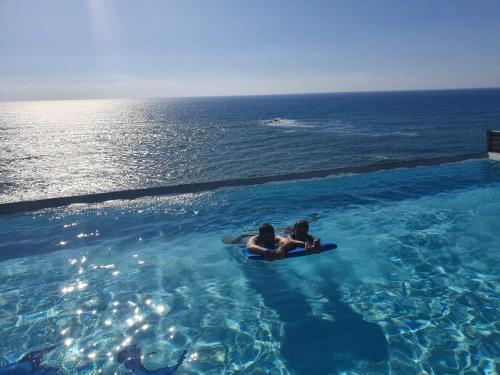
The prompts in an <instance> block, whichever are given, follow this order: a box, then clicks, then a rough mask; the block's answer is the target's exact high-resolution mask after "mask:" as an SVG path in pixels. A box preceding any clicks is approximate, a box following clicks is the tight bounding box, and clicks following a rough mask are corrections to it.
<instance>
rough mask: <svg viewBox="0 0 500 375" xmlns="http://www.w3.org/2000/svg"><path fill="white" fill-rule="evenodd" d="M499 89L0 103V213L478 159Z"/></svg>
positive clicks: (498, 124) (498, 121)
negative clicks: (255, 179)
mask: <svg viewBox="0 0 500 375" xmlns="http://www.w3.org/2000/svg"><path fill="white" fill-rule="evenodd" d="M498 128H500V89H488V90H486V89H485V90H453V91H418V92H383V93H346V94H308V95H279V96H247V97H217V98H177V99H153V100H82V101H43V102H4V103H0V203H5V202H14V201H22V200H32V199H44V198H52V197H60V196H68V195H78V194H86V193H96V192H106V191H114V190H126V189H135V188H144V187H153V186H162V185H172V184H179V183H187V182H201V181H211V180H220V179H229V178H237V177H250V176H263V175H273V174H283V173H290V172H302V171H310V170H316V169H326V168H336V167H344V166H355V165H361V164H375V163H380V162H384V161H390V160H410V159H421V158H430V157H436V156H445V155H458V154H464V153H475V152H481V151H483V150H484V148H485V131H486V130H487V129H498Z"/></svg>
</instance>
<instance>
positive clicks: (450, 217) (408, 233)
mask: <svg viewBox="0 0 500 375" xmlns="http://www.w3.org/2000/svg"><path fill="white" fill-rule="evenodd" d="M499 213H500V164H498V163H496V164H495V163H494V162H490V161H485V160H482V161H471V162H463V163H457V164H450V165H440V166H434V167H422V168H414V169H401V170H394V171H384V172H376V173H367V174H362V175H354V176H342V177H336V178H329V179H321V180H311V181H297V182H290V183H279V184H268V185H261V186H254V187H245V188H234V189H221V190H217V191H213V192H206V193H200V194H186V195H179V196H165V197H160V198H147V199H140V200H136V201H110V202H106V203H104V204H99V205H72V206H69V207H64V208H59V209H51V210H44V211H40V212H35V213H25V214H18V215H11V216H3V217H0V262H1V263H0V337H1V339H0V357H3V358H5V359H6V360H7V361H9V362H10V361H15V360H16V359H17V358H19V357H20V356H22V355H23V354H25V353H26V352H28V351H30V350H33V349H36V348H40V347H44V346H49V345H54V344H55V345H57V348H56V349H55V350H53V351H52V352H51V353H49V354H47V355H46V357H45V361H46V363H47V364H50V365H51V366H56V367H59V368H61V369H62V370H63V371H64V372H66V373H78V374H93V373H98V372H99V371H102V372H104V373H114V372H115V371H116V372H117V373H126V370H125V368H124V367H123V366H122V365H119V364H118V363H117V362H116V360H115V357H116V352H117V350H119V348H122V347H124V346H125V345H127V344H128V343H137V344H139V345H140V347H141V348H142V350H143V353H144V354H145V356H144V360H143V361H144V363H145V365H146V366H148V367H149V368H157V367H160V366H166V365H171V364H174V363H175V361H176V360H177V358H178V356H179V355H180V353H181V352H182V350H183V349H186V350H188V359H187V361H186V362H185V363H184V364H183V365H182V366H181V367H180V368H179V370H178V372H177V374H222V373H225V374H266V373H270V374H315V375H320V374H337V373H346V374H389V373H392V374H425V373H427V374H445V373H446V374H453V373H464V374H494V373H496V371H498V369H499V368H500V366H499V361H500V325H499V324H500V321H499V313H498V311H500V300H499V293H500V282H499V281H500V280H499V272H498V264H499V261H500V220H499ZM297 218H307V219H309V220H310V222H311V231H312V232H313V233H314V234H316V235H317V236H319V237H321V238H322V239H323V240H328V241H332V242H336V243H337V244H338V245H339V248H338V249H337V250H335V251H332V252H328V253H325V254H322V255H314V256H310V257H303V258H295V259H289V260H285V261H279V262H255V261H247V260H244V259H243V258H242V257H241V254H240V250H241V247H240V245H238V244H227V242H228V239H231V238H233V239H234V238H237V237H238V236H239V235H240V234H244V233H252V232H253V231H254V230H255V227H256V226H258V224H259V223H261V222H265V221H268V222H271V223H273V224H275V225H276V226H284V225H288V224H291V223H292V222H293V221H294V220H295V219H297Z"/></svg>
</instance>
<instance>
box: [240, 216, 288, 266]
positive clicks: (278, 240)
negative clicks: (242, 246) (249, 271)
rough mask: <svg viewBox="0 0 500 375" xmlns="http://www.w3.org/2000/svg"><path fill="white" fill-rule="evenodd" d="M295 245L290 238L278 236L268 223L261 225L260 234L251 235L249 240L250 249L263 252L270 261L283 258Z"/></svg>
mask: <svg viewBox="0 0 500 375" xmlns="http://www.w3.org/2000/svg"><path fill="white" fill-rule="evenodd" d="M295 246H296V245H295V244H294V243H293V242H292V241H291V240H289V239H288V238H286V237H283V236H279V235H278V236H277V235H276V234H275V232H274V227H273V226H272V225H271V224H268V223H265V224H262V225H261V226H260V227H259V234H258V235H257V236H253V237H250V239H249V240H248V241H247V249H248V251H250V252H251V253H255V254H261V255H263V256H264V258H266V260H269V261H273V260H277V259H283V258H284V257H285V254H286V252H287V251H289V250H291V249H293V248H294V247H295Z"/></svg>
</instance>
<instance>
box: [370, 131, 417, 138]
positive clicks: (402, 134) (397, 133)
mask: <svg viewBox="0 0 500 375" xmlns="http://www.w3.org/2000/svg"><path fill="white" fill-rule="evenodd" d="M366 135H368V136H369V137H395V136H396V137H398V136H399V137H417V136H418V132H401V131H395V132H389V133H370V134H366Z"/></svg>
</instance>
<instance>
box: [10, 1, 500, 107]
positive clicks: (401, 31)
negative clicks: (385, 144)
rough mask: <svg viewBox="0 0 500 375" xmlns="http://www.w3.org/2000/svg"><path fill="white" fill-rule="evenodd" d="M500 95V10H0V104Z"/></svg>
mask: <svg viewBox="0 0 500 375" xmlns="http://www.w3.org/2000/svg"><path fill="white" fill-rule="evenodd" d="M476 87H500V0H467V1H461V0H449V1H443V0H418V1H407V0H400V1H393V0H377V1H371V0H364V1H358V0H325V1H323V0H316V1H313V0H311V1H306V0H288V1H285V0H282V1H278V0H71V1H67V0H44V1H41V0H0V100H38V99H82V98H113V97H117V98H124V97H126V98H128V97H171V96H212V95H216V96H218V95H256V94H277V93H306V92H344V91H376V90H419V89H448V88H476Z"/></svg>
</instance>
